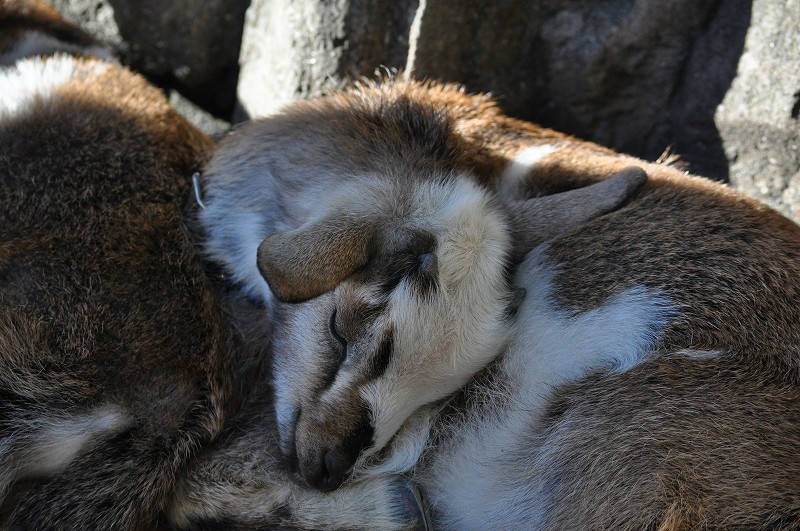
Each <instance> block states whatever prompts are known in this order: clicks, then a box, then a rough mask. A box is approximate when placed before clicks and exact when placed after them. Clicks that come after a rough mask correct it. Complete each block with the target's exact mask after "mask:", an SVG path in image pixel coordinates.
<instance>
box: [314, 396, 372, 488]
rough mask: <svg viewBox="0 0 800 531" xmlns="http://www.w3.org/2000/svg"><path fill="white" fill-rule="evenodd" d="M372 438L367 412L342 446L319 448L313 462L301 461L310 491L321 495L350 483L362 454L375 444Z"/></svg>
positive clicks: (321, 446) (343, 441) (340, 442)
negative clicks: (351, 471)
mask: <svg viewBox="0 0 800 531" xmlns="http://www.w3.org/2000/svg"><path fill="white" fill-rule="evenodd" d="M373 435H374V431H373V428H372V425H371V423H370V421H369V416H368V414H367V410H366V409H365V410H364V413H363V414H362V416H361V418H360V419H359V421H358V422H357V423H356V425H355V428H354V429H353V430H352V431H351V432H350V433H349V434H348V435H347V436H346V437H344V439H342V440H340V441H339V444H337V445H332V446H325V445H320V446H319V447H318V450H317V451H316V453H314V454H313V455H312V456H310V457H311V459H307V460H305V461H304V460H301V462H300V470H301V473H302V474H303V479H305V481H306V483H308V485H309V486H310V487H312V488H315V489H318V490H321V491H326V492H327V491H331V490H333V489H336V488H338V487H339V486H340V485H341V484H342V483H344V480H345V479H347V475H348V474H349V473H350V469H351V468H353V465H354V464H355V462H356V460H357V459H358V456H359V455H361V452H362V451H363V450H364V449H365V448H367V447H368V446H370V445H371V444H372V437H373Z"/></svg>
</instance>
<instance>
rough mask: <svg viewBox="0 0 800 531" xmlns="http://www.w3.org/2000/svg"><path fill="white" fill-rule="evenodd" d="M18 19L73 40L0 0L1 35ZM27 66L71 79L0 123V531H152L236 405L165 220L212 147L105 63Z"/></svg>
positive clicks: (176, 210)
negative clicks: (62, 70)
mask: <svg viewBox="0 0 800 531" xmlns="http://www.w3.org/2000/svg"><path fill="white" fill-rule="evenodd" d="M20 20H23V21H26V20H30V21H31V22H30V24H31V26H36V27H37V28H44V31H52V34H55V35H56V36H57V37H63V36H64V35H72V36H74V35H82V33H81V32H80V31H78V30H76V29H74V28H71V30H70V31H67V30H64V31H63V32H62V31H61V29H62V28H67V26H66V25H65V24H64V23H63V22H59V21H56V20H55V19H54V17H53V15H52V12H51V11H46V10H45V11H43V10H41V9H39V8H38V7H36V8H33V7H29V4H26V3H21V2H9V1H4V2H2V3H0V25H3V27H7V26H9V27H12V28H17V29H19V28H26V27H27V26H26V25H25V24H24V23H22V22H19V21H20ZM17 24H18V25H17ZM17 33H19V32H17ZM1 34H2V35H3V38H4V39H5V38H6V37H8V36H10V35H13V34H14V32H13V31H12V32H11V33H5V32H2V33H1ZM76 40H77V42H75V40H73V41H71V42H68V43H65V47H66V48H65V49H67V50H69V49H70V46H72V45H76V46H80V45H81V43H82V42H83V41H81V39H80V38H77V37H76ZM3 46H4V47H6V48H7V47H8V43H7V42H6V43H5V44H4V45H3ZM27 61H29V63H26V64H27V65H28V67H29V71H30V72H34V71H36V69H37V68H40V67H41V68H44V65H45V64H46V63H47V62H48V61H61V62H62V64H68V63H69V62H72V63H71V64H72V66H73V67H74V75H73V77H72V78H71V79H70V80H68V81H67V82H66V83H63V84H60V85H56V86H52V87H49V89H48V91H46V92H43V93H41V94H40V95H39V97H37V98H31V99H30V100H28V101H27V102H25V103H24V104H23V105H22V106H21V107H20V108H19V109H18V110H17V111H15V112H14V113H13V114H12V115H10V116H2V117H1V118H0V144H2V146H3V149H2V150H0V182H2V187H3V193H2V207H0V227H2V228H0V271H1V273H0V466H3V473H0V480H2V479H3V478H4V476H5V474H6V473H7V472H8V471H9V470H10V471H11V473H12V477H11V478H10V481H11V482H12V483H13V484H12V486H11V492H10V493H6V492H3V488H4V487H5V485H0V504H2V507H1V508H0V522H2V524H0V527H3V528H8V529H26V530H36V529H148V528H153V527H155V525H156V521H157V518H158V515H159V512H160V510H161V509H162V507H163V505H164V504H165V502H166V499H167V496H168V495H169V494H170V492H171V491H172V489H173V488H174V484H175V482H176V477H177V473H178V471H179V470H181V469H182V468H183V467H184V466H185V465H186V462H187V461H188V459H189V458H190V457H191V456H193V455H194V454H195V453H196V452H197V450H198V448H199V447H200V446H201V445H203V444H205V443H207V442H208V441H209V440H210V439H211V438H212V437H213V436H214V435H215V434H216V433H217V432H218V431H219V430H220V428H221V426H222V422H223V420H224V417H225V415H226V414H227V412H229V411H231V409H232V408H233V407H235V403H236V400H237V397H236V393H235V392H233V388H232V385H231V382H230V377H229V375H228V374H226V373H227V370H228V369H227V367H228V364H229V357H230V350H229V349H230V332H229V331H228V330H227V325H226V324H225V323H224V321H223V320H222V318H221V315H220V312H219V310H218V309H217V302H216V296H215V295H214V292H213V291H212V289H211V286H210V285H209V283H208V281H207V279H206V278H205V276H204V271H203V267H202V265H201V264H200V263H199V261H198V260H197V259H196V257H195V256H194V254H193V248H192V245H191V244H190V242H189V239H188V238H187V233H186V230H185V228H184V227H183V222H182V218H181V212H182V209H183V206H184V203H185V200H186V197H187V193H186V192H187V190H188V183H189V179H190V176H191V174H192V172H193V171H195V170H196V169H198V168H199V167H200V165H201V164H202V162H203V161H204V159H205V157H206V153H207V151H208V150H209V149H210V147H211V143H210V141H209V140H208V139H207V138H206V137H205V136H204V135H203V134H202V133H200V132H198V131H197V130H195V129H194V128H193V127H191V126H190V125H189V124H188V123H187V122H186V121H185V120H184V119H183V118H181V117H180V116H179V115H178V114H177V113H176V112H175V111H174V110H172V109H171V108H170V107H169V105H168V103H167V102H166V100H165V99H164V97H163V95H162V94H161V93H160V91H159V90H158V89H156V88H154V87H152V86H150V85H149V84H148V83H147V82H146V81H145V80H144V79H142V78H141V77H140V76H137V75H135V74H133V73H131V72H129V71H127V70H124V69H122V68H120V67H118V66H116V65H114V64H109V63H101V62H99V61H97V60H94V59H78V58H70V57H67V56H62V57H60V58H58V59H51V58H42V59H29V60H27ZM8 68H15V66H11V67H8ZM3 73H4V72H0V75H2V74H3ZM6 96H8V94H6ZM81 427H84V428H85V431H81V432H76V431H75V430H77V429H80V428H81ZM59 445H61V446H59ZM9 467H10V468H9ZM6 479H7V478H6ZM6 494H8V495H7V496H6Z"/></svg>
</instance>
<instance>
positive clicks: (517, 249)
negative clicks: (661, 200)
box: [506, 167, 647, 261]
mask: <svg viewBox="0 0 800 531" xmlns="http://www.w3.org/2000/svg"><path fill="white" fill-rule="evenodd" d="M645 182H647V174H646V173H645V172H644V170H642V169H641V168H636V167H630V168H625V169H624V170H622V171H620V172H619V173H615V174H614V175H612V176H611V177H609V178H608V179H606V180H604V181H600V182H599V183H595V184H591V185H589V186H585V187H583V188H577V189H575V190H569V191H566V192H562V193H560V194H553V195H548V196H544V197H538V198H534V199H527V200H520V201H510V202H508V203H507V205H506V206H507V208H508V212H509V217H510V218H511V224H512V233H513V236H514V250H513V256H512V258H513V259H514V260H515V261H517V260H520V259H522V257H524V256H525V254H526V253H527V252H528V251H530V250H531V249H533V248H534V247H536V245H538V244H539V243H541V242H543V241H545V240H547V239H550V238H553V237H555V236H557V235H558V234H561V233H563V232H566V231H568V230H570V229H573V228H575V227H577V226H579V225H581V224H583V223H586V222H587V221H591V220H592V219H594V218H596V217H598V216H602V215H603V214H606V213H608V212H611V211H613V210H616V209H617V208H619V207H620V206H622V204H623V203H625V201H627V200H628V199H630V198H631V197H632V196H633V194H634V193H636V191H637V190H639V188H641V187H642V186H643V185H644V183H645Z"/></svg>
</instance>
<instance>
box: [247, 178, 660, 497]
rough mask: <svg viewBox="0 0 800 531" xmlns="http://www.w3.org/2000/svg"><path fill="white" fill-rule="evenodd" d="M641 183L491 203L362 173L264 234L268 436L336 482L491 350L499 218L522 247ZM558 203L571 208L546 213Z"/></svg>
mask: <svg viewBox="0 0 800 531" xmlns="http://www.w3.org/2000/svg"><path fill="white" fill-rule="evenodd" d="M642 182H644V175H643V172H641V171H639V172H638V173H637V172H634V175H627V176H625V175H623V176H622V179H619V178H617V179H611V180H609V181H604V182H602V183H600V184H598V185H594V186H590V187H587V188H586V189H582V190H584V192H581V191H572V192H566V193H565V194H559V195H557V196H549V198H542V199H534V200H529V201H519V202H518V204H512V206H511V207H510V208H501V207H500V205H499V204H498V203H497V202H496V199H495V198H494V197H493V196H492V195H491V194H490V193H489V192H487V191H486V190H484V189H482V188H480V187H479V186H477V185H476V184H474V180H473V179H471V178H469V177H468V176H466V175H437V176H433V177H430V178H425V179H399V180H398V179H396V178H395V179H381V178H376V177H375V176H369V177H368V178H364V179H356V180H354V181H352V182H350V183H348V184H347V185H345V186H344V187H343V188H342V189H340V190H339V192H338V194H337V195H336V197H334V198H327V199H326V203H327V208H326V209H325V210H324V211H323V212H321V213H320V215H319V217H318V218H317V219H315V220H313V221H311V222H309V223H307V224H306V225H304V226H303V227H301V228H299V229H297V230H295V231H292V232H287V233H279V234H275V235H272V236H270V237H268V238H267V239H265V240H264V242H263V243H262V244H261V246H260V247H259V253H258V265H259V269H260V270H261V272H262V274H263V275H264V277H265V278H266V279H267V282H268V283H269V285H270V287H271V289H272V290H273V292H274V293H275V294H276V296H277V297H278V298H279V299H281V300H283V301H288V302H291V304H283V305H281V306H280V313H281V315H280V317H279V319H280V324H279V326H277V327H276V329H277V332H276V338H275V366H274V371H275V393H276V412H277V419H278V427H279V432H280V439H281V446H282V450H283V451H284V453H285V454H286V455H289V456H294V457H296V459H297V465H298V467H299V471H300V473H301V474H302V476H303V477H304V478H305V480H306V481H307V482H308V483H309V484H310V485H311V486H314V487H316V488H319V489H323V490H330V489H333V488H336V487H337V486H339V485H340V484H341V483H342V481H343V480H344V479H345V478H346V476H347V474H348V472H349V470H350V469H351V467H352V465H353V463H354V462H355V460H356V459H357V457H358V456H359V455H360V454H361V453H362V452H366V453H372V452H376V451H378V450H380V449H381V448H383V447H384V446H385V445H386V443H387V442H388V441H389V440H390V439H391V438H392V436H393V435H394V434H395V432H396V431H397V430H398V428H399V427H400V426H401V425H402V424H403V422H405V421H406V420H407V419H408V418H409V417H410V416H411V414H412V413H414V412H415V411H416V410H417V409H418V408H420V407H422V406H424V405H426V404H430V403H432V402H434V401H437V400H440V399H442V398H444V397H446V396H447V395H449V394H451V393H453V392H454V391H456V390H457V389H458V388H459V387H460V386H462V385H463V384H464V383H465V382H467V381H468V380H469V379H470V378H471V377H472V376H473V375H474V374H475V373H476V372H478V371H479V370H481V369H482V368H483V367H485V366H486V365H487V364H488V363H489V362H490V361H491V360H492V359H493V358H494V357H495V356H496V355H497V354H498V353H500V352H501V351H502V349H503V347H504V344H505V342H506V339H507V332H508V325H509V304H510V301H511V299H512V297H511V296H510V287H509V285H508V283H507V280H506V277H507V274H506V273H507V269H508V259H509V256H511V255H512V241H511V235H512V231H510V230H509V223H508V220H509V216H510V217H511V218H512V219H513V218H515V217H520V216H521V217H522V218H524V219H525V220H526V222H525V223H524V224H520V223H517V222H515V223H514V225H515V226H520V225H522V226H525V227H530V228H531V229H532V230H533V231H535V232H536V234H537V236H532V235H525V234H522V232H521V231H520V230H518V229H515V230H514V231H513V235H514V237H515V238H517V239H518V240H519V241H522V242H525V245H526V246H529V245H533V244H535V243H536V242H537V241H541V240H542V239H544V238H547V237H550V236H552V235H554V234H557V233H558V232H561V231H563V230H565V229H568V228H570V227H571V226H574V225H576V224H579V223H581V222H583V221H585V219H586V216H589V218H591V217H594V216H597V215H599V214H600V213H602V212H600V211H599V210H598V209H599V208H602V207H601V205H607V204H609V202H613V207H614V208H615V207H616V206H618V205H619V203H621V202H622V201H623V200H624V199H625V198H627V197H628V196H630V194H631V193H632V190H635V189H636V188H638V186H639V185H641V183H642ZM585 190H589V193H586V192H585ZM574 192H579V194H578V196H575V194H574ZM570 194H572V195H570ZM511 203H513V202H511ZM548 205H550V206H548ZM567 207H569V208H572V209H573V214H572V215H567V214H568V212H558V213H556V212H554V210H559V209H561V210H563V209H565V208H567ZM607 210H608V209H606V210H604V211H607ZM589 212H591V213H590V214H589ZM517 254H518V253H517Z"/></svg>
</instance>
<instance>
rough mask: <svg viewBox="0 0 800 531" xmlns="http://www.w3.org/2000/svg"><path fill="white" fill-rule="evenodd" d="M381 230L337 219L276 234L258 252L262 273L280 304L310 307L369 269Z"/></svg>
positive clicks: (362, 222) (369, 223)
mask: <svg viewBox="0 0 800 531" xmlns="http://www.w3.org/2000/svg"><path fill="white" fill-rule="evenodd" d="M377 227H378V225H377V224H376V222H375V220H374V219H373V220H371V221H370V220H367V219H364V218H363V217H360V216H347V215H338V216H334V215H331V216H327V217H325V218H323V219H321V220H318V221H315V222H312V223H308V224H306V225H304V226H302V227H300V228H299V229H297V230H294V231H291V232H283V233H278V234H273V235H272V236H269V237H268V238H266V239H265V240H264V241H263V242H261V245H259V246H258V269H259V271H261V274H262V275H263V277H264V279H265V280H266V281H267V284H269V287H270V289H271V290H272V292H273V293H274V294H275V296H276V297H277V298H278V299H279V300H281V301H283V302H303V301H306V300H308V299H311V298H313V297H316V296H318V295H321V294H323V293H325V292H326V291H330V290H331V289H333V288H334V287H336V285H337V284H338V283H339V282H341V281H342V280H344V279H345V278H346V277H348V276H349V275H350V274H351V273H352V272H353V271H355V270H356V269H358V268H360V267H362V266H363V265H365V264H366V263H367V261H368V260H369V257H370V255H371V254H372V252H371V250H372V249H373V248H374V246H373V244H374V243H375V239H376V235H377V233H378V231H377Z"/></svg>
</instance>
